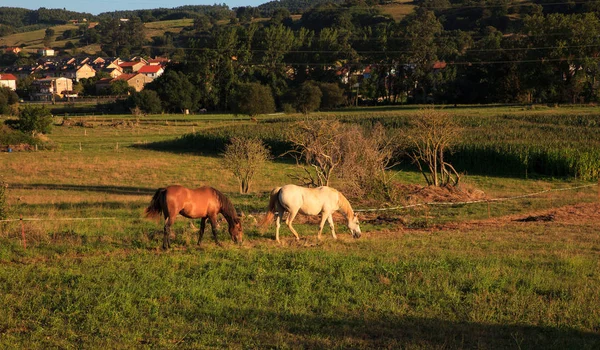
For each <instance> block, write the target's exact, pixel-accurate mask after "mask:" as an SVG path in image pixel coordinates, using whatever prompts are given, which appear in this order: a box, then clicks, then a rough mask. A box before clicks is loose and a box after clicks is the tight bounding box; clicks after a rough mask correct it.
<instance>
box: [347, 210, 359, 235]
mask: <svg viewBox="0 0 600 350" xmlns="http://www.w3.org/2000/svg"><path fill="white" fill-rule="evenodd" d="M348 228H349V229H350V231H352V237H354V238H360V234H361V232H360V225H359V223H358V215H354V217H353V218H352V219H349V220H348Z"/></svg>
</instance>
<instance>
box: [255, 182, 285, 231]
mask: <svg viewBox="0 0 600 350" xmlns="http://www.w3.org/2000/svg"><path fill="white" fill-rule="evenodd" d="M280 190H281V187H275V188H274V189H272V190H271V196H270V198H269V207H268V208H267V215H265V218H264V219H263V220H262V222H261V223H260V227H261V228H264V227H266V226H267V225H268V224H270V223H271V222H273V218H274V217H275V212H276V211H277V203H279V191H280Z"/></svg>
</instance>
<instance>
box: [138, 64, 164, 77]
mask: <svg viewBox="0 0 600 350" xmlns="http://www.w3.org/2000/svg"><path fill="white" fill-rule="evenodd" d="M164 72H165V70H164V69H163V67H161V66H150V65H148V66H143V67H142V68H140V70H139V71H138V73H140V74H143V75H145V76H147V77H148V78H150V79H152V80H154V79H156V78H158V77H160V76H161V75H162V74H163V73H164Z"/></svg>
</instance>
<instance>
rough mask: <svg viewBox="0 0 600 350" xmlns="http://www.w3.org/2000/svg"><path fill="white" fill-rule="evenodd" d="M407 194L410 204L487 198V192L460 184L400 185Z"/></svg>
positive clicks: (401, 189)
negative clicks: (439, 185) (441, 185)
mask: <svg viewBox="0 0 600 350" xmlns="http://www.w3.org/2000/svg"><path fill="white" fill-rule="evenodd" d="M399 187H400V188H399V189H400V191H401V192H402V193H404V194H405V195H406V198H407V203H408V204H418V203H433V202H452V203H456V202H468V201H475V200H484V199H487V197H486V195H485V192H483V191H481V190H479V189H476V188H472V187H469V186H466V185H460V186H443V187H438V186H426V187H423V186H419V185H399Z"/></svg>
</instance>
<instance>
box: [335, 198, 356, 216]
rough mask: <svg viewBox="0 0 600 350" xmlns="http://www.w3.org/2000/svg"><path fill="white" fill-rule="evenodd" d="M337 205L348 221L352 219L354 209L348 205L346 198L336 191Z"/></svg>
mask: <svg viewBox="0 0 600 350" xmlns="http://www.w3.org/2000/svg"><path fill="white" fill-rule="evenodd" d="M338 196H339V199H338V206H339V211H340V212H341V213H342V214H344V216H345V217H346V219H347V220H348V222H350V220H352V219H353V218H354V210H352V207H351V206H350V202H348V200H347V199H346V197H344V195H342V194H341V193H339V192H338Z"/></svg>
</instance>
